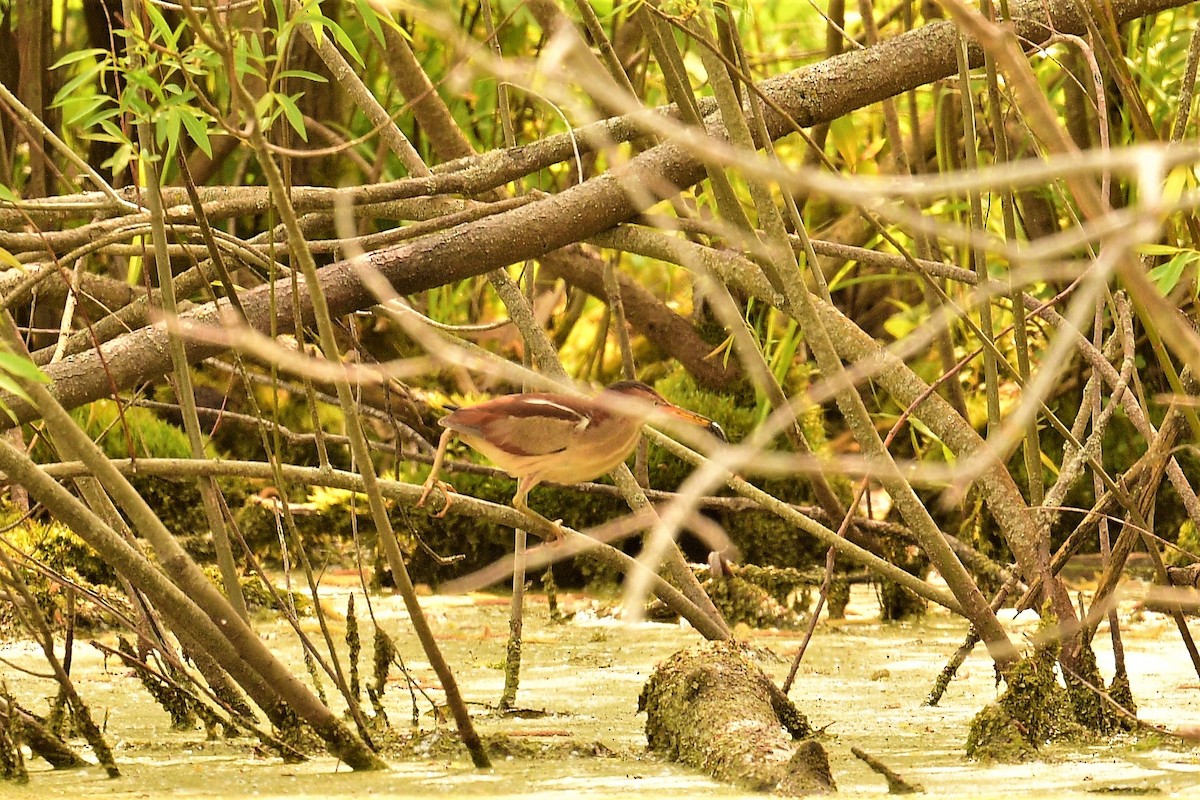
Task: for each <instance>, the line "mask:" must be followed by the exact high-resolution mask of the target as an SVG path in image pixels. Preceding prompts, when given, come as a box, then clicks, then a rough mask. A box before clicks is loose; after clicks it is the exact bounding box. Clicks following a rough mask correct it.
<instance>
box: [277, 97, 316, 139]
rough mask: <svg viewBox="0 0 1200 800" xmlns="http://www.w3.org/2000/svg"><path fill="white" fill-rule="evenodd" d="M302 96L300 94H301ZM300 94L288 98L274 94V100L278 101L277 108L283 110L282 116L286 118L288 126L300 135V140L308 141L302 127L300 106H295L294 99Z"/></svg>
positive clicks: (306, 132)
mask: <svg viewBox="0 0 1200 800" xmlns="http://www.w3.org/2000/svg"><path fill="white" fill-rule="evenodd" d="M301 94H302V93H301ZM301 94H295V95H292V96H290V97H289V96H288V95H286V94H276V95H275V100H276V101H278V103H279V107H280V108H282V109H283V115H284V116H285V117H287V121H288V124H289V125H291V126H292V128H293V129H294V130H295V131H296V133H298V134H300V138H301V139H303V140H304V141H306V142H307V141H308V131H307V130H306V129H305V127H304V114H302V113H301V112H300V106H298V105H296V98H297V97H300V96H301Z"/></svg>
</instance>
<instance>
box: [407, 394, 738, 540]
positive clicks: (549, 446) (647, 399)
mask: <svg viewBox="0 0 1200 800" xmlns="http://www.w3.org/2000/svg"><path fill="white" fill-rule="evenodd" d="M656 413H661V414H665V415H670V416H673V417H677V418H678V419H682V420H684V421H686V422H690V423H691V424H693V425H699V426H700V427H703V428H705V429H707V430H708V431H710V432H711V433H712V434H713V435H714V436H716V437H718V438H719V439H721V440H722V441H724V440H725V434H724V432H723V431H722V430H721V427H720V426H719V425H717V423H715V422H713V421H712V420H711V419H709V418H708V417H704V416H701V415H700V414H697V413H695V412H694V411H688V410H687V409H686V408H680V407H679V406H677V405H674V404H673V403H670V402H668V401H667V400H666V399H665V398H664V397H663V396H662V395H660V394H659V393H658V392H656V391H654V390H653V389H651V388H650V387H649V386H647V385H646V384H644V383H642V382H640V381H621V382H619V383H614V384H613V385H612V386H609V387H608V388H607V389H605V390H604V391H603V392H601V393H600V394H599V395H597V396H596V397H595V398H592V399H588V398H584V397H576V396H574V395H569V394H556V393H545V392H534V393H530V394H514V395H508V396H505V397H498V398H496V399H495V400H489V401H487V402H485V403H480V404H479V405H476V406H470V407H469V408H460V409H458V410H457V411H454V412H453V413H451V414H448V415H447V416H445V417H443V418H442V419H441V424H442V427H444V428H445V429H446V431H445V433H443V434H442V438H441V440H440V441H439V442H438V449H437V455H436V456H435V457H434V459H433V469H432V470H430V472H429V477H428V478H427V479H426V480H425V485H424V487H423V491H422V492H421V498H420V499H419V500H418V501H417V505H418V506H420V505H423V504H424V503H425V500H426V499H428V497H429V493H430V492H432V491H433V488H434V486H438V487H439V488H441V489H442V490H443V494H445V496H446V507H445V508H443V509H442V511H441V512H440V513H439V514H438V516H444V515H445V513H446V511H447V510H448V509H449V508H450V502H451V501H450V495H449V494H447V493H446V491H447V490H448V489H449V488H450V487H449V486H448V485H447V484H446V483H444V482H442V481H439V480H438V473H439V472H440V471H441V467H442V460H443V459H444V458H445V456H446V447H447V446H448V445H449V444H450V439H451V437H453V436H455V435H457V436H458V438H460V439H462V440H463V441H464V442H466V443H467V444H469V445H470V446H471V447H473V448H475V449H476V450H478V451H479V452H480V453H482V454H483V455H485V456H487V457H488V459H490V460H491V461H492V463H494V464H495V465H496V466H498V467H500V468H501V469H503V470H504V471H505V472H507V473H508V474H509V475H512V476H513V477H514V478H516V479H517V493H516V495H514V496H513V500H512V503H513V507H514V508H516V509H517V510H518V511H520V512H521V513H522V514H524V515H525V516H527V517H529V518H530V519H531V520H535V521H536V522H537V523H538V524H539V526H541V527H544V528H547V529H549V530H550V531H552V532H553V533H554V534H555V536H556V538H560V539H561V538H562V536H563V532H562V528H561V527H560V526H559V524H558V523H556V522H552V521H550V520H548V519H546V518H545V517H543V516H542V515H541V514H539V513H537V512H536V511H534V510H533V509H531V508H530V507H529V504H528V502H527V497H528V495H529V490H530V489H532V488H533V487H535V486H537V485H538V484H539V483H541V482H542V481H551V482H553V483H565V484H571V483H580V482H582V481H590V480H593V479H595V478H598V477H600V476H601V475H604V474H606V473H609V472H612V471H613V470H614V469H616V468H617V466H618V465H619V464H621V462H623V461H624V460H625V459H626V458H628V457H629V454H630V453H632V452H633V448H634V447H636V446H637V442H638V437H639V436H641V432H642V425H643V424H645V422H646V421H647V419H648V418H650V417H651V416H653V415H655V414H656Z"/></svg>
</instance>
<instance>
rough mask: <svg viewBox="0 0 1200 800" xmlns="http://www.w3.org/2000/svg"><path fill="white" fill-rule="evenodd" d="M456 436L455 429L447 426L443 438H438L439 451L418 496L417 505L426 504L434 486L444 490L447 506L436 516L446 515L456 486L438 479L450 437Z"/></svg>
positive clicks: (443, 494) (439, 517)
mask: <svg viewBox="0 0 1200 800" xmlns="http://www.w3.org/2000/svg"><path fill="white" fill-rule="evenodd" d="M452 436H454V431H452V430H450V429H449V428H447V429H446V430H445V431H444V432H443V433H442V438H441V439H438V448H437V453H436V454H435V455H434V457H433V466H432V467H431V468H430V469H429V477H428V478H426V479H425V483H424V485H423V486H422V487H421V496H420V497H419V498H417V507H418V508H420V507H421V506H423V505H425V501H426V500H428V499H429V494H430V492H432V491H433V489H434V487H437V488H438V489H440V490H441V492H442V497H444V498H445V499H446V506H445V507H444V508H443V509H442V510H441V511H439V512H438V513H436V514H434V516H435V517H437V518H438V519H441V518H442V517H444V516H446V512H447V511H449V510H450V503H451V502H452V500H451V498H452V496H453V493H454V487H453V486H451V485H450V484H448V483H446V482H445V481H442V480H438V473H440V472H441V471H442V462H443V461H444V460H445V459H446V448H447V447H449V446H450V438H451V437H452Z"/></svg>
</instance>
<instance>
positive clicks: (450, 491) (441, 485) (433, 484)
mask: <svg viewBox="0 0 1200 800" xmlns="http://www.w3.org/2000/svg"><path fill="white" fill-rule="evenodd" d="M435 488H436V489H437V490H438V491H440V492H441V493H442V497H443V498H445V500H446V505H445V506H443V507H442V510H441V511H439V512H438V513H436V514H434V515H433V516H434V519H441V518H442V517H444V516H446V513H447V512H448V511H449V510H450V506H451V505H452V504H453V503H454V495H455V494H457V492H455V491H454V487H453V486H451V485H450V484H448V483H446V482H445V481H440V480H437V479H435V478H431V479H429V480H427V481H425V485H424V486H422V487H421V496H420V497H418V498H417V508H421V507H422V506H424V505H425V501H426V500H428V499H429V495H430V494H431V493H432V492H433V490H434V489H435Z"/></svg>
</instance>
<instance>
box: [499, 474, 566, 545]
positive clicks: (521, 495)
mask: <svg viewBox="0 0 1200 800" xmlns="http://www.w3.org/2000/svg"><path fill="white" fill-rule="evenodd" d="M537 484H538V482H537V481H536V480H535V481H531V480H528V479H527V478H520V479H518V480H517V493H516V494H515V495H513V499H512V504H513V508H515V509H516V510H517V511H520V512H521V513H522V514H524V515H525V516H527V517H529V518H530V519H532V520H536V521H537V522H538V523H540V526H541V527H543V528H544V529H546V530H549V531H550V532H551V533H553V534H554V539H553V542H552V543H554V542H561V541H562V540H563V539H565V538H566V537H567V535H566V534H565V533H563V529H562V525H561V524H560V523H559V522H555V521H553V520H550V519H547V518H546V517H543V516H542V515H541V514H539V513H538V512H536V511H534V510H533V509H532V508H530V507H529V503H528V501H527V498H528V496H529V490H530V489H532V488H533V487H534V486H537Z"/></svg>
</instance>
